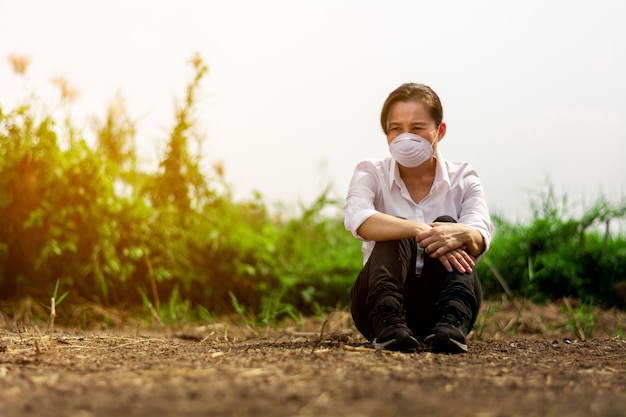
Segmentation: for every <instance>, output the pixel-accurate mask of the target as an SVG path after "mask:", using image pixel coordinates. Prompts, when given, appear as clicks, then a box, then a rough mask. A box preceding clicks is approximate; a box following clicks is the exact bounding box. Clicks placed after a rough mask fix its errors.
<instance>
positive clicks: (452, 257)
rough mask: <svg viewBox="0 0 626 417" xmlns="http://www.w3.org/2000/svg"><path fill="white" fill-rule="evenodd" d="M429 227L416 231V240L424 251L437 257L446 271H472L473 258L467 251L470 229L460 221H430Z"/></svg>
mask: <svg viewBox="0 0 626 417" xmlns="http://www.w3.org/2000/svg"><path fill="white" fill-rule="evenodd" d="M429 225H430V226H432V227H431V228H430V229H428V230H425V231H422V232H420V233H418V235H417V236H416V237H415V240H416V242H417V243H418V244H419V245H420V246H421V247H422V248H424V252H425V253H426V254H428V255H429V256H430V257H432V258H437V259H439V261H440V262H441V263H442V264H443V266H444V267H445V268H446V270H447V271H448V272H452V271H453V270H454V269H456V270H457V271H459V272H461V273H466V272H472V269H473V268H474V265H475V262H474V258H472V256H471V255H470V254H469V253H468V252H467V249H468V247H467V244H466V243H467V242H468V241H471V239H470V233H469V231H470V230H471V229H470V228H468V227H467V226H466V225H464V224H460V223H447V222H446V223H430V224H429Z"/></svg>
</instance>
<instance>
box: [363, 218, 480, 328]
mask: <svg viewBox="0 0 626 417" xmlns="http://www.w3.org/2000/svg"><path fill="white" fill-rule="evenodd" d="M435 221H436V222H456V221H455V220H454V219H453V218H452V217H450V216H441V217H438V218H437V219H436V220H435ZM416 257H417V243H416V242H415V239H402V240H391V241H384V242H376V245H375V246H374V249H373V251H372V253H371V255H370V257H369V259H368V261H367V263H366V264H365V266H364V267H363V269H362V270H361V272H360V273H359V275H358V277H357V279H356V282H355V284H354V286H353V287H352V293H351V298H352V304H351V312H352V319H353V320H354V324H355V326H356V328H357V329H358V330H359V331H360V332H361V334H363V336H365V337H366V338H367V339H368V340H373V339H374V338H375V337H376V335H375V334H374V330H373V324H372V315H373V313H374V310H375V308H376V305H377V304H378V303H380V302H381V300H384V301H385V303H387V304H389V303H390V300H391V302H392V303H395V304H396V307H398V308H400V309H403V310H404V311H405V313H406V322H407V326H408V327H409V328H410V329H411V330H412V331H413V333H414V334H415V336H416V337H417V338H418V339H419V340H423V339H424V338H425V337H426V336H428V335H429V334H430V333H431V330H432V328H433V326H434V325H435V324H436V323H437V321H438V320H439V319H440V318H441V316H442V314H444V311H445V310H446V309H447V308H456V309H458V310H459V311H460V312H461V313H462V314H464V315H466V316H467V317H468V318H469V329H468V332H469V331H470V330H471V329H472V327H473V325H474V323H475V321H476V316H477V315H478V311H479V309H480V304H481V302H482V286H481V283H480V278H479V277H478V274H477V273H476V271H475V270H473V271H472V272H471V273H460V272H458V271H457V270H454V271H453V272H448V271H447V270H446V269H445V267H444V266H443V264H442V263H441V261H439V260H438V259H433V258H431V257H429V256H428V255H427V254H425V255H424V266H423V269H422V273H421V274H420V275H419V276H418V275H417V274H416V271H415V262H416Z"/></svg>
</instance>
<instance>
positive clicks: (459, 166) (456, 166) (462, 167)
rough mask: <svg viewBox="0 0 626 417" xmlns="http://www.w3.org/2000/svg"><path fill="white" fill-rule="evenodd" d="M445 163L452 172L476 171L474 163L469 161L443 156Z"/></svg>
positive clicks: (449, 171)
mask: <svg viewBox="0 0 626 417" xmlns="http://www.w3.org/2000/svg"><path fill="white" fill-rule="evenodd" d="M443 164H444V166H445V167H446V170H447V171H448V173H450V174H453V173H454V174H457V173H466V172H476V170H475V169H474V167H473V166H472V164H471V163H469V162H467V161H450V160H448V159H445V158H443Z"/></svg>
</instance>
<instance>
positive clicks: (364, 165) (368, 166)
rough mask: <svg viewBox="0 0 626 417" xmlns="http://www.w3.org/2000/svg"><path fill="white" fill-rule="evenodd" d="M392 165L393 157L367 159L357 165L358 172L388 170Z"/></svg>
mask: <svg viewBox="0 0 626 417" xmlns="http://www.w3.org/2000/svg"><path fill="white" fill-rule="evenodd" d="M390 165H391V157H387V158H367V159H364V160H362V161H361V162H359V163H358V164H357V165H356V169H357V170H371V171H383V170H388V169H389V167H390Z"/></svg>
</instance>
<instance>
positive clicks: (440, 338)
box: [424, 312, 469, 353]
mask: <svg viewBox="0 0 626 417" xmlns="http://www.w3.org/2000/svg"><path fill="white" fill-rule="evenodd" d="M468 323H469V319H468V318H466V317H463V316H461V315H460V314H458V313H456V312H448V313H447V314H445V315H444V316H443V317H442V318H441V319H440V320H439V321H438V322H437V324H435V327H433V330H432V333H431V334H430V335H429V336H427V337H426V339H424V343H426V344H429V345H430V346H431V348H432V349H433V350H434V351H436V352H441V353H466V352H467V341H466V339H465V335H466V334H467V328H468Z"/></svg>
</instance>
